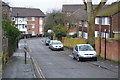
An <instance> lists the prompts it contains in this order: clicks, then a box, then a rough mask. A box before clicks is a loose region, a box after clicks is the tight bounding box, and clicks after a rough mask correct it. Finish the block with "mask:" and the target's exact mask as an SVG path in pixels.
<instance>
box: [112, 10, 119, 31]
mask: <svg viewBox="0 0 120 80" xmlns="http://www.w3.org/2000/svg"><path fill="white" fill-rule="evenodd" d="M119 17H120V12H119V13H117V14H114V15H113V16H112V30H113V31H118V30H120V22H119V21H120V18H119Z"/></svg>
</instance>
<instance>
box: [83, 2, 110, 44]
mask: <svg viewBox="0 0 120 80" xmlns="http://www.w3.org/2000/svg"><path fill="white" fill-rule="evenodd" d="M107 1H108V0H101V1H100V3H99V4H98V5H97V6H96V7H95V8H93V6H92V5H93V4H92V0H83V2H84V5H85V10H86V11H87V15H88V25H89V27H88V43H90V44H91V45H93V46H94V44H95V33H94V30H95V17H96V15H97V13H98V11H99V10H100V9H101V8H102V7H103V6H104V5H105V4H106V2H107Z"/></svg>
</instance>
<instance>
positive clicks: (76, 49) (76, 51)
mask: <svg viewBox="0 0 120 80" xmlns="http://www.w3.org/2000/svg"><path fill="white" fill-rule="evenodd" d="M77 55H78V46H75V48H74V56H75V57H77Z"/></svg>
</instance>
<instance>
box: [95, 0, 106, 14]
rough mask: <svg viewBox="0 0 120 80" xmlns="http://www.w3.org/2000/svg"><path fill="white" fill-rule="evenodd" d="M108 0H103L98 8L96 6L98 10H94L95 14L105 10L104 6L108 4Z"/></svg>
mask: <svg viewBox="0 0 120 80" xmlns="http://www.w3.org/2000/svg"><path fill="white" fill-rule="evenodd" d="M107 1H108V0H101V2H100V3H99V5H98V6H96V8H95V9H94V13H96V12H98V11H99V10H100V9H101V8H103V6H104V5H105V4H106V2H107Z"/></svg>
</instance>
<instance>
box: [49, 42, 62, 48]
mask: <svg viewBox="0 0 120 80" xmlns="http://www.w3.org/2000/svg"><path fill="white" fill-rule="evenodd" d="M49 48H50V49H51V50H64V46H63V44H62V42H61V41H58V40H51V41H50V43H49Z"/></svg>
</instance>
